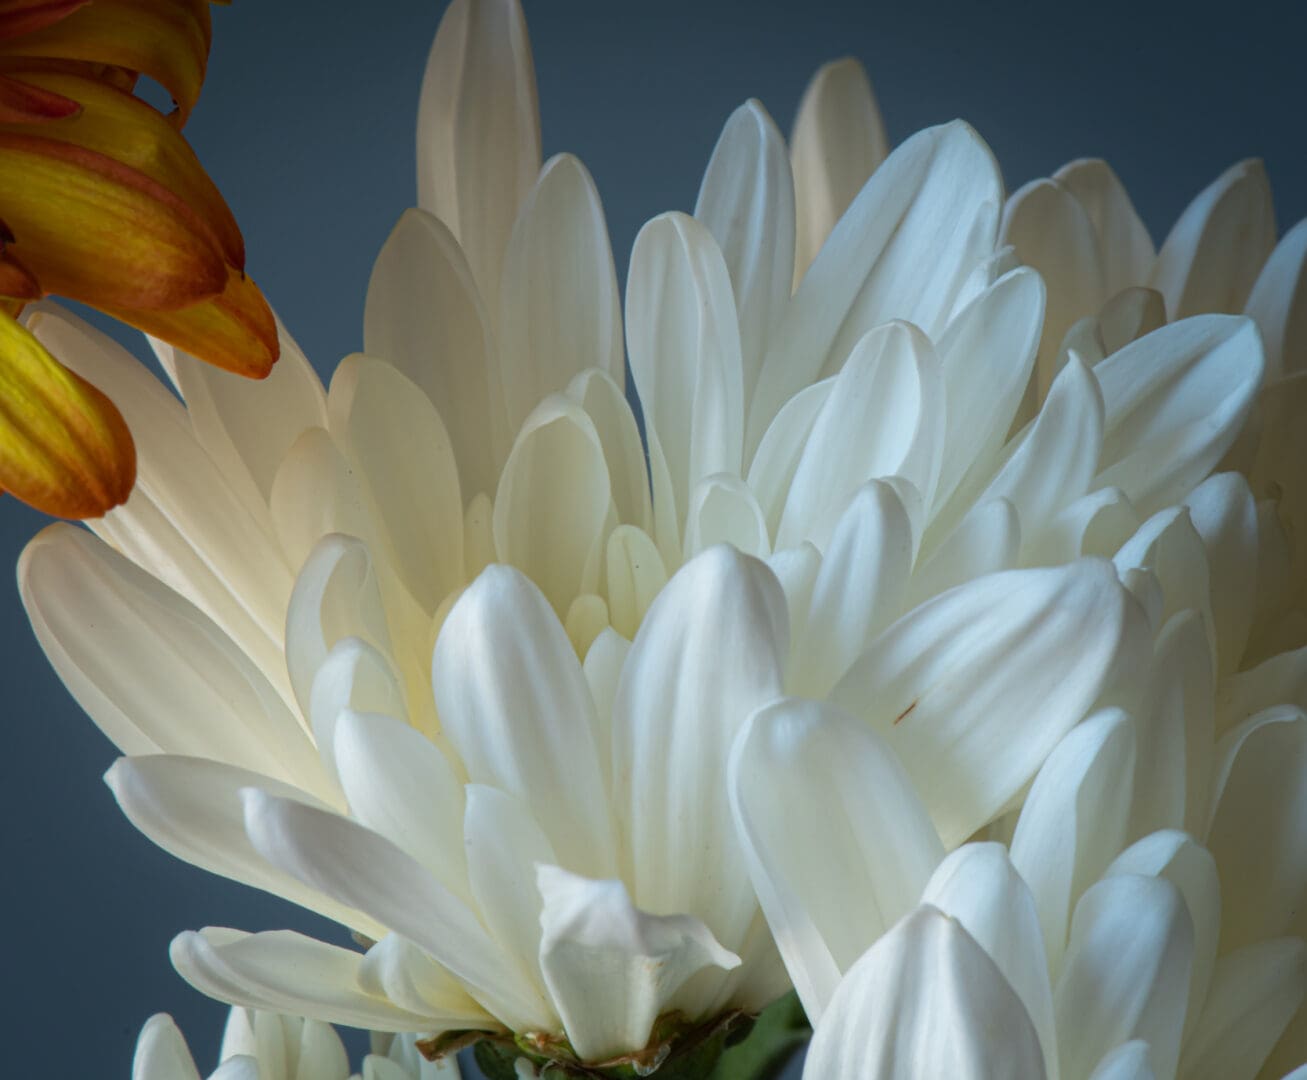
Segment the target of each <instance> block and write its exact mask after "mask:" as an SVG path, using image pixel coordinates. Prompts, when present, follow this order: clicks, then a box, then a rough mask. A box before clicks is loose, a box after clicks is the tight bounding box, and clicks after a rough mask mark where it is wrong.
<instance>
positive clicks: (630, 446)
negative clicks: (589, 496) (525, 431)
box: [474, 368, 653, 576]
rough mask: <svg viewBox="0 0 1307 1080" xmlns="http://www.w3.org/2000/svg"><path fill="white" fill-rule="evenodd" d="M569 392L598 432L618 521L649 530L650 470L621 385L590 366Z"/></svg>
mask: <svg viewBox="0 0 1307 1080" xmlns="http://www.w3.org/2000/svg"><path fill="white" fill-rule="evenodd" d="M567 394H568V396H569V397H570V398H572V400H574V401H575V402H576V403H577V404H578V405H580V406H581V408H583V409H584V410H585V412H586V415H587V416H589V417H590V422H591V423H592V424H594V427H595V431H596V432H597V433H598V435H599V441H600V443H601V444H602V445H603V448H604V460H605V462H607V464H608V476H609V480H610V481H611V483H612V488H613V502H614V503H615V504H616V506H617V518H618V520H619V521H621V522H622V523H623V524H624V525H635V526H637V527H638V528H641V529H645V530H646V531H647V530H648V529H649V527H650V525H651V523H652V520H653V519H652V514H653V510H652V507H651V506H650V498H649V470H648V469H647V468H646V466H645V460H644V444H643V443H642V442H641V441H640V429H639V428H638V427H637V426H636V422H635V414H634V413H633V412H631V406H630V404H629V403H628V402H627V400H626V395H625V394H624V393H623V391H622V388H621V385H620V384H619V383H618V382H617V381H616V380H614V379H613V377H612V376H610V375H609V374H608V373H607V372H605V371H598V370H596V369H594V368H591V369H589V370H588V371H583V372H581V373H580V374H579V375H577V377H576V378H575V379H573V380H572V382H571V384H570V385H569V386H568V388H567ZM474 576H475V575H474Z"/></svg>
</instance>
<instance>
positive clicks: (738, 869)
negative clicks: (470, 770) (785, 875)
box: [613, 545, 789, 948]
mask: <svg viewBox="0 0 1307 1080" xmlns="http://www.w3.org/2000/svg"><path fill="white" fill-rule="evenodd" d="M788 651H789V641H788V624H787V620H786V612H785V598H784V596H783V594H782V593H781V589H780V586H779V585H778V584H777V582H776V579H775V578H774V577H773V576H772V574H771V571H769V570H768V569H767V568H766V566H765V565H764V564H763V563H761V562H758V561H757V560H756V559H753V558H750V557H749V556H746V555H741V554H740V553H739V552H737V551H735V550H734V549H732V548H729V547H726V546H725V545H722V546H719V547H714V548H709V549H708V550H707V551H705V552H704V553H703V554H702V555H699V556H698V557H697V558H695V559H693V560H691V561H690V562H689V563H687V564H686V565H685V566H684V567H682V569H681V570H680V571H679V572H678V573H677V574H676V575H675V576H674V577H673V578H672V580H671V581H669V582H668V583H667V585H666V587H665V588H664V589H663V591H662V592H661V593H659V594H658V598H657V599H656V600H655V601H654V603H653V605H652V606H651V607H650V609H649V613H648V614H647V615H646V616H645V619H644V623H643V624H642V625H641V627H640V632H639V633H638V634H637V635H636V637H635V642H634V644H633V645H632V646H631V651H630V653H629V654H628V655H627V658H626V663H625V665H624V666H623V669H622V677H621V681H620V683H619V684H618V687H617V697H616V701H615V703H614V705H613V788H614V792H613V798H614V803H615V808H616V811H617V817H618V822H619V829H620V835H621V836H622V837H623V839H624V840H625V843H626V850H625V854H626V857H627V858H629V859H630V864H629V866H627V867H624V868H623V873H622V875H621V876H622V878H623V880H625V881H628V882H630V883H631V884H632V890H631V892H632V899H633V900H634V902H635V904H636V905H637V906H638V907H640V908H642V909H644V910H646V911H661V912H675V911H690V912H694V913H695V914H696V915H698V916H699V917H700V918H701V919H703V921H704V922H705V923H706V924H707V926H708V928H709V929H710V930H711V931H712V932H713V934H714V935H715V936H716V937H717V939H718V940H719V941H721V942H722V944H723V945H725V946H726V947H727V948H738V947H739V944H740V942H741V941H742V940H743V939H744V935H745V933H746V931H747V930H748V928H749V925H750V923H751V922H752V921H753V918H754V915H755V914H756V912H757V901H756V900H755V899H754V897H753V893H752V890H751V889H750V888H749V883H748V875H747V871H746V869H745V865H744V856H743V853H742V851H741V849H740V846H739V843H738V841H737V840H736V838H735V835H734V829H733V828H732V826H731V821H730V809H729V805H728V802H727V791H726V785H725V783H724V782H723V781H724V779H725V776H726V763H727V757H728V755H729V753H730V748H731V744H732V742H733V741H734V739H735V734H736V732H737V731H739V729H740V727H741V726H742V725H743V724H744V722H745V720H747V719H748V717H749V715H750V714H751V713H752V712H753V711H754V710H755V709H757V708H758V707H759V706H761V705H764V704H766V703H768V702H769V701H772V700H773V699H775V698H776V697H778V696H779V695H780V693H781V677H782V673H783V669H784V664H785V657H786V654H787V653H788Z"/></svg>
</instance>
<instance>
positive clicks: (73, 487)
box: [0, 166, 136, 518]
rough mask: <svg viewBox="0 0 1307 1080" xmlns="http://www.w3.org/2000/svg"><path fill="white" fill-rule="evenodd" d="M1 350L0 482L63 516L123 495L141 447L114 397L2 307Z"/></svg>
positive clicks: (106, 506) (98, 509)
mask: <svg viewBox="0 0 1307 1080" xmlns="http://www.w3.org/2000/svg"><path fill="white" fill-rule="evenodd" d="M0 168H3V166H0ZM6 212H7V211H6ZM0 353H2V354H3V357H4V359H3V361H2V362H0V489H3V490H5V491H9V492H12V493H13V494H14V495H16V496H17V497H18V498H20V499H22V500H23V501H24V502H26V503H29V504H30V505H32V506H35V507H36V508H37V509H38V510H43V511H45V512H46V513H48V514H56V515H58V516H60V517H73V518H86V517H98V516H99V515H100V514H103V513H105V512H106V511H108V510H110V509H111V508H112V507H114V506H117V505H118V504H120V503H122V502H124V501H125V500H126V499H127V495H128V493H129V492H130V491H131V489H132V484H133V483H134V482H135V480H136V448H135V446H134V445H133V443H132V436H131V432H129V431H128V429H127V425H126V423H124V421H123V418H122V415H121V414H120V413H119V412H118V410H117V409H116V408H115V407H114V404H113V402H111V401H110V400H109V399H108V398H107V397H105V395H104V394H102V393H101V392H100V391H99V390H97V389H96V388H95V387H94V386H92V385H91V384H90V383H89V382H87V381H86V380H85V379H83V378H81V377H80V376H78V375H76V374H74V373H73V372H71V371H69V370H68V369H67V368H65V367H64V366H63V365H62V364H60V363H59V362H58V361H57V360H56V359H55V358H54V357H53V356H51V355H50V353H49V352H47V351H46V349H45V348H44V347H43V346H42V344H41V342H39V341H38V340H37V339H36V338H35V337H33V336H32V334H31V333H30V332H29V331H27V330H26V329H25V328H24V327H22V326H21V325H19V324H18V323H17V322H16V321H15V320H14V319H13V318H11V317H10V316H9V315H6V314H3V313H0Z"/></svg>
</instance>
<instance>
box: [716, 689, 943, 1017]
mask: <svg viewBox="0 0 1307 1080" xmlns="http://www.w3.org/2000/svg"><path fill="white" fill-rule="evenodd" d="M728 783H729V786H730V792H731V808H732V811H733V813H734V816H735V823H736V828H737V830H738V832H739V837H740V841H741V843H742V844H743V846H744V850H745V852H746V855H747V861H748V867H749V873H750V875H751V877H752V879H753V882H754V887H755V888H756V889H757V892H758V898H759V900H760V901H761V903H762V909H763V912H764V913H765V914H766V916H767V921H768V923H769V924H770V926H771V929H772V933H773V935H774V936H775V938H776V944H777V946H778V947H779V948H780V951H781V956H782V957H783V958H784V959H785V964H786V967H787V968H788V969H789V972H790V977H791V978H792V979H793V980H794V986H795V989H796V990H798V993H799V998H800V1000H801V1001H802V1002H803V1007H804V1011H805V1012H806V1013H807V1014H808V1017H809V1019H810V1020H811V1021H812V1022H813V1023H817V1022H818V1021H819V1020H820V1018H821V1016H822V1014H823V1012H824V1011H825V1009H826V1008H827V1007H828V1006H829V1005H830V1002H831V998H832V996H833V995H834V994H835V993H836V984H837V983H838V982H839V979H840V976H841V975H842V974H843V973H844V972H846V971H848V970H849V968H850V967H852V966H853V964H854V963H855V961H856V960H857V958H858V957H859V956H861V955H862V953H863V952H864V951H865V950H866V949H867V948H868V947H870V946H871V944H872V943H873V942H875V941H876V939H877V938H879V937H880V936H881V935H882V934H883V933H885V931H886V930H888V929H889V928H890V927H891V926H892V925H893V924H894V923H895V922H897V921H898V920H899V919H900V918H902V917H903V916H904V915H905V914H906V913H907V912H908V911H910V910H911V909H912V907H913V906H914V905H915V904H916V903H917V901H918V899H919V898H920V896H921V891H922V889H923V888H924V887H925V885H926V882H927V881H928V880H929V878H930V875H931V874H932V873H933V872H934V870H935V867H936V866H937V865H938V864H939V861H940V859H941V858H942V857H943V855H944V848H943V846H942V845H941V844H940V841H939V837H938V836H937V835H936V833H935V830H934V827H933V826H932V825H931V822H930V818H929V816H928V815H927V813H926V810H925V807H924V806H923V805H922V804H921V801H920V799H919V798H918V796H917V794H916V792H915V791H914V790H913V788H912V784H911V782H910V781H909V780H908V778H907V775H906V774H905V773H904V771H903V767H902V766H901V765H900V764H899V762H898V761H897V760H896V759H895V757H894V755H893V753H892V752H891V751H890V750H889V748H888V747H887V746H886V745H885V743H884V741H883V740H882V739H879V738H878V737H877V736H876V735H874V734H872V732H870V731H869V730H867V728H866V727H865V726H864V725H862V724H861V723H859V722H858V721H857V720H856V719H855V718H854V717H852V716H849V715H848V714H847V713H845V712H844V711H843V710H842V709H838V708H836V707H835V706H833V705H828V704H825V703H822V702H816V701H804V700H801V699H797V698H787V699H785V700H783V701H781V702H778V703H777V704H775V705H772V706H770V707H767V708H764V709H762V710H760V711H759V712H757V713H755V714H754V715H753V717H752V718H751V719H750V721H749V723H748V725H747V726H746V727H745V728H744V729H743V730H742V731H741V732H740V735H739V737H738V738H737V739H736V743H735V747H734V750H733V751H732V754H731V761H730V772H729V779H728Z"/></svg>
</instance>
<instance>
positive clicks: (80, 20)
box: [0, 0, 212, 123]
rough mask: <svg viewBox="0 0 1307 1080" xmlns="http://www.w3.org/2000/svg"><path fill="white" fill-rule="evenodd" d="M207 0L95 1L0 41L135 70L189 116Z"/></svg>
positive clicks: (6, 48) (199, 76)
mask: <svg viewBox="0 0 1307 1080" xmlns="http://www.w3.org/2000/svg"><path fill="white" fill-rule="evenodd" d="M211 30H212V28H211V26H210V23H209V4H208V0H94V3H89V4H86V5H85V6H84V7H79V8H77V9H76V10H74V11H72V12H71V13H70V14H67V15H66V16H64V17H63V18H61V19H59V20H58V21H57V22H54V23H51V24H50V25H47V26H44V27H42V28H40V29H37V30H34V31H32V32H30V33H25V34H23V35H21V36H19V37H14V38H9V39H7V40H4V41H0V52H3V53H5V54H7V55H10V56H49V57H54V58H58V59H66V60H90V61H92V62H94V63H98V64H112V65H115V66H117V67H122V68H127V69H128V70H129V71H139V72H141V73H142V74H145V75H149V76H150V77H151V78H152V79H154V80H155V81H156V82H158V83H160V84H161V85H162V86H163V87H164V88H165V89H166V90H167V91H168V92H169V93H170V94H171V95H172V97H173V100H174V101H176V102H177V108H178V117H177V119H178V122H179V123H184V122H185V120H186V117H187V116H189V115H190V111H191V109H192V107H193V106H194V105H195V101H196V99H197V98H198V97H199V96H200V86H201V85H202V84H203V82H204V68H205V64H206V63H207V61H208V58H209V42H210V37H211Z"/></svg>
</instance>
